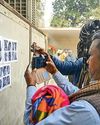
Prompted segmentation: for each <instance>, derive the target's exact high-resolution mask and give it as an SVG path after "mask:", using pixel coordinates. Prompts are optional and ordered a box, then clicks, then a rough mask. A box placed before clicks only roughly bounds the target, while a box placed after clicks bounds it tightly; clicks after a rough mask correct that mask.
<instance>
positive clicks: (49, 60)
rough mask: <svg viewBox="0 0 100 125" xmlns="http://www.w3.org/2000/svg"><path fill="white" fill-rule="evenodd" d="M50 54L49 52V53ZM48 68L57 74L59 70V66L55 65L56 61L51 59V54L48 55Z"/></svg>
mask: <svg viewBox="0 0 100 125" xmlns="http://www.w3.org/2000/svg"><path fill="white" fill-rule="evenodd" d="M47 55H48V54H47ZM46 64H47V65H46V67H45V68H46V70H47V71H48V72H50V73H51V74H55V73H56V72H57V71H58V70H57V68H56V66H55V64H54V62H53V61H52V59H51V57H50V55H48V61H47V62H46Z"/></svg>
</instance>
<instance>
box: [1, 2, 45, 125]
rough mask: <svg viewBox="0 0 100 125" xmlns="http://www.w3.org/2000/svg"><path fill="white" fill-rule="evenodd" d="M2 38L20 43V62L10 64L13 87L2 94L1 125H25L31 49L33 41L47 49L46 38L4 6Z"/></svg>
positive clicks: (2, 7)
mask: <svg viewBox="0 0 100 125" xmlns="http://www.w3.org/2000/svg"><path fill="white" fill-rule="evenodd" d="M31 29H32V30H31ZM0 36H3V37H6V38H8V39H13V40H17V41H18V61H17V62H11V63H10V64H11V86H10V87H7V88H6V89H4V90H3V91H1V92H0V125H23V113H24V107H25V95H26V84H25V80H24V71H25V68H26V66H27V65H28V63H29V60H30V58H29V57H30V54H29V52H30V50H29V48H30V44H31V42H32V41H37V42H40V41H41V42H40V46H41V47H43V48H45V36H44V35H43V34H41V33H40V32H39V31H37V30H36V29H34V28H32V27H31V25H29V24H28V23H27V22H25V21H23V20H22V19H20V18H19V17H18V16H16V15H15V14H14V13H12V12H11V11H10V10H8V9H7V8H5V7H4V6H3V5H2V4H0ZM0 65H1V64H0Z"/></svg>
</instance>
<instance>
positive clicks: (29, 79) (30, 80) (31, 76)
mask: <svg viewBox="0 0 100 125" xmlns="http://www.w3.org/2000/svg"><path fill="white" fill-rule="evenodd" d="M28 68H29V65H28V66H27V68H26V71H25V74H24V77H25V80H26V84H27V86H31V85H32V86H35V84H36V78H35V71H34V70H33V71H32V72H30V71H29V69H28Z"/></svg>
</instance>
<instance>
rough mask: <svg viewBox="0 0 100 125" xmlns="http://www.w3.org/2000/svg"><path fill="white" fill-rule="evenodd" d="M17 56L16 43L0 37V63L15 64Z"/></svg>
mask: <svg viewBox="0 0 100 125" xmlns="http://www.w3.org/2000/svg"><path fill="white" fill-rule="evenodd" d="M17 55H18V54H17V41H14V40H10V39H6V38H3V37H0V63H8V62H15V61H17V60H18V56H17Z"/></svg>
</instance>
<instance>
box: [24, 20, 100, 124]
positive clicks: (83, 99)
mask: <svg viewBox="0 0 100 125" xmlns="http://www.w3.org/2000/svg"><path fill="white" fill-rule="evenodd" d="M92 26H93V27H92ZM84 29H85V30H84ZM87 30H88V32H87ZM84 32H86V33H84ZM82 42H83V44H82ZM88 43H89V44H88ZM82 45H83V51H81V49H80V48H81V47H82ZM77 48H78V57H79V58H78V59H77V60H76V61H73V60H67V59H66V60H64V61H61V60H59V59H58V58H56V57H55V56H50V55H49V54H48V53H46V52H45V51H44V50H43V49H41V48H40V49H39V50H38V52H39V53H41V54H46V55H47V56H48V60H47V62H46V67H45V68H46V70H47V71H48V72H49V73H51V74H52V77H53V79H54V80H55V82H56V84H57V86H58V87H59V88H61V89H62V90H63V92H64V93H65V94H66V95H67V96H68V100H67V101H69V103H67V104H65V103H64V104H65V105H63V106H60V107H59V108H57V109H56V108H55V109H54V110H53V111H52V112H50V113H47V114H46V115H45V114H44V112H42V113H41V112H38V113H37V110H39V104H41V103H43V104H44V101H46V104H47V102H48V104H50V105H49V107H48V106H47V105H43V109H45V108H46V107H47V109H48V110H49V111H51V109H52V107H55V106H56V105H57V104H55V103H54V102H55V100H56V97H55V98H52V96H51V95H50V93H49V92H50V91H51V90H49V91H47V93H45V95H42V96H41V95H40V96H39V100H38V103H37V99H36V100H35V102H34V103H33V101H32V99H34V95H36V93H37V91H38V90H37V88H36V77H35V75H34V70H33V71H31V72H30V71H29V69H28V67H27V68H26V71H25V80H26V84H27V95H26V105H25V113H24V123H25V125H35V124H36V125H56V124H57V125H80V124H81V125H89V124H91V125H99V124H100V20H93V21H90V22H88V23H86V24H85V25H84V26H83V27H82V30H81V32H80V42H79V44H78V47H77ZM64 75H73V81H72V83H71V82H69V81H68V80H67V79H66V77H64ZM45 90H46V87H45V86H44V87H43V88H42V92H44V91H45ZM52 90H53V89H52ZM60 101H61V100H60ZM51 102H52V104H51ZM65 102H66V101H65ZM37 104H38V105H37ZM34 105H35V108H34ZM47 109H45V110H43V111H47ZM39 111H40V110H39ZM34 113H36V115H35V118H34ZM42 116H44V117H42ZM41 117H42V118H41ZM36 118H37V119H38V120H37V119H36Z"/></svg>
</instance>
